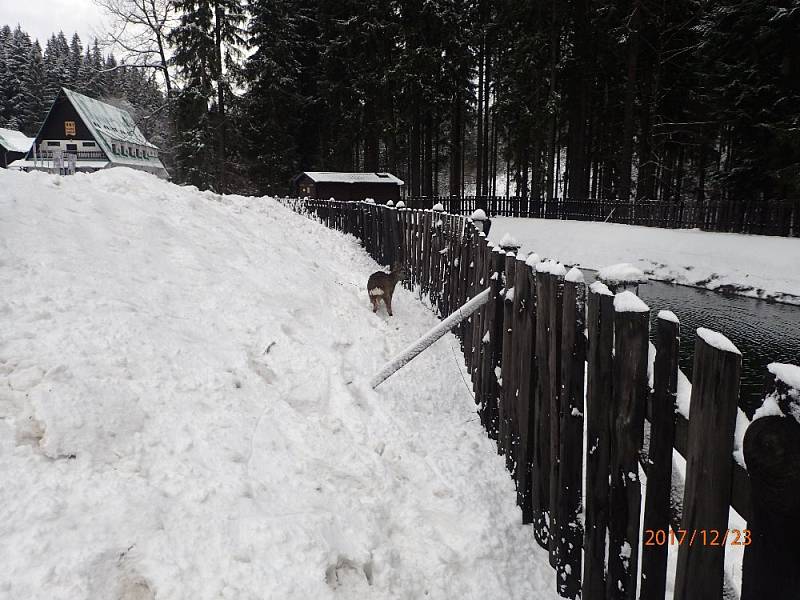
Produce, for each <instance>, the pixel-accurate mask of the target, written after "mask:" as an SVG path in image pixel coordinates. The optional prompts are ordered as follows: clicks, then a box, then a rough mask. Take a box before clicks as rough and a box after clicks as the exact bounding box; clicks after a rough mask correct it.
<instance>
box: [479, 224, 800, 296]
mask: <svg viewBox="0 0 800 600" xmlns="http://www.w3.org/2000/svg"><path fill="white" fill-rule="evenodd" d="M505 235H510V236H513V237H514V238H516V239H517V240H519V241H520V242H521V243H522V249H523V250H526V251H536V252H537V253H538V254H539V255H540V256H543V257H553V258H557V259H558V260H560V261H562V262H566V263H568V264H579V265H580V266H582V267H585V268H588V269H600V268H602V267H606V266H608V265H613V264H616V263H632V264H633V265H634V266H636V267H639V268H640V269H642V270H643V271H644V272H645V273H646V274H647V275H649V276H650V277H651V278H653V279H661V280H665V281H674V282H676V283H682V284H689V285H696V286H700V287H704V288H708V289H712V290H714V289H720V288H723V289H730V290H732V291H735V292H736V293H738V294H743V295H746V296H752V297H756V298H773V299H775V300H778V301H781V302H786V303H790V304H800V238H780V237H773V236H765V235H743V234H736V233H715V232H708V231H700V230H698V229H658V228H656V227H640V226H632V225H620V224H617V223H590V222H584V221H557V220H551V219H512V218H505V217H496V218H494V219H492V227H491V229H490V230H489V239H491V240H499V239H501V238H502V237H503V236H505Z"/></svg>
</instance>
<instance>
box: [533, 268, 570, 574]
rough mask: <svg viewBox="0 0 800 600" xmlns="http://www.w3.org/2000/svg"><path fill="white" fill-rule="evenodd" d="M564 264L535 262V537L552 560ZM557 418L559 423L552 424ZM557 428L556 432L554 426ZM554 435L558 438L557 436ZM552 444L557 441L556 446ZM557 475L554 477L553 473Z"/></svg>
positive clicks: (556, 484) (552, 562)
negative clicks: (560, 279) (556, 408)
mask: <svg viewBox="0 0 800 600" xmlns="http://www.w3.org/2000/svg"><path fill="white" fill-rule="evenodd" d="M565 273H566V271H565V269H564V267H563V266H562V265H560V264H558V263H555V262H554V261H547V262H544V263H539V264H537V265H536V343H535V348H536V350H535V352H536V395H535V398H534V407H533V410H534V417H533V419H534V422H535V429H536V431H535V433H534V436H535V441H534V444H535V452H534V455H533V469H532V471H533V494H532V497H531V501H532V507H531V508H532V512H533V534H534V538H535V539H536V541H537V542H538V543H539V544H540V545H541V546H542V547H543V548H547V549H548V551H550V561H551V564H554V560H555V547H556V545H555V537H554V536H553V535H551V533H552V532H554V531H555V529H553V525H554V522H553V516H554V515H553V505H552V503H551V500H552V498H553V497H555V496H556V490H553V489H551V487H553V486H555V488H557V487H558V479H557V466H556V465H555V464H554V463H555V462H556V461H557V460H558V456H557V453H558V446H557V442H558V440H557V437H558V433H557V431H558V427H560V423H558V414H559V413H558V412H556V415H555V416H554V415H553V413H552V409H553V407H554V406H555V407H557V406H558V404H557V402H558V391H559V390H558V385H559V384H558V379H559V375H560V373H559V369H558V355H559V354H560V348H559V346H560V329H561V312H560V300H561V294H562V288H563V284H561V283H560V282H559V277H561V278H563V276H564V275H565ZM554 419H555V420H556V423H558V426H556V425H554V424H553V422H552V421H553V420H554ZM554 429H555V430H556V434H555V436H554V435H553V430H554ZM554 438H555V439H554ZM553 444H556V446H555V448H554V447H553ZM554 475H555V476H556V479H555V480H554V479H553V477H554Z"/></svg>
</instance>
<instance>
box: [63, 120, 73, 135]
mask: <svg viewBox="0 0 800 600" xmlns="http://www.w3.org/2000/svg"><path fill="white" fill-rule="evenodd" d="M64 135H75V121H64Z"/></svg>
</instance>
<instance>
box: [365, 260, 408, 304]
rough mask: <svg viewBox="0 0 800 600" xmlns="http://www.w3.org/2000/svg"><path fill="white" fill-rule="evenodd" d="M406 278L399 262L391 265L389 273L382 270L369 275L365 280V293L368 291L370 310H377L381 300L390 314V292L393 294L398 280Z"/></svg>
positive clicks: (403, 268)
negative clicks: (370, 303)
mask: <svg viewBox="0 0 800 600" xmlns="http://www.w3.org/2000/svg"><path fill="white" fill-rule="evenodd" d="M405 278H406V270H405V267H403V266H402V265H400V264H399V263H395V264H394V265H392V270H391V272H389V273H384V272H383V271H376V272H375V273H373V274H372V275H370V276H369V279H368V280H367V293H369V299H370V302H372V312H378V303H379V302H380V301H381V300H383V303H384V304H385V305H386V312H388V313H389V316H390V317H391V316H392V294H394V286H396V285H397V282H398V281H402V280H403V279H405Z"/></svg>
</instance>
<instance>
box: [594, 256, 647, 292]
mask: <svg viewBox="0 0 800 600" xmlns="http://www.w3.org/2000/svg"><path fill="white" fill-rule="evenodd" d="M597 279H598V281H602V282H603V283H605V284H606V285H607V286H608V287H609V288H610V289H611V291H612V292H619V291H624V290H627V289H632V290H633V291H634V293H636V294H637V295H638V293H639V284H642V283H647V282H648V278H647V275H645V274H644V272H643V271H642V270H641V269H640V268H639V267H635V266H634V265H632V264H630V263H618V264H615V265H609V266H607V267H603V268H602V269H600V270H599V271H598V272H597Z"/></svg>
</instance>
